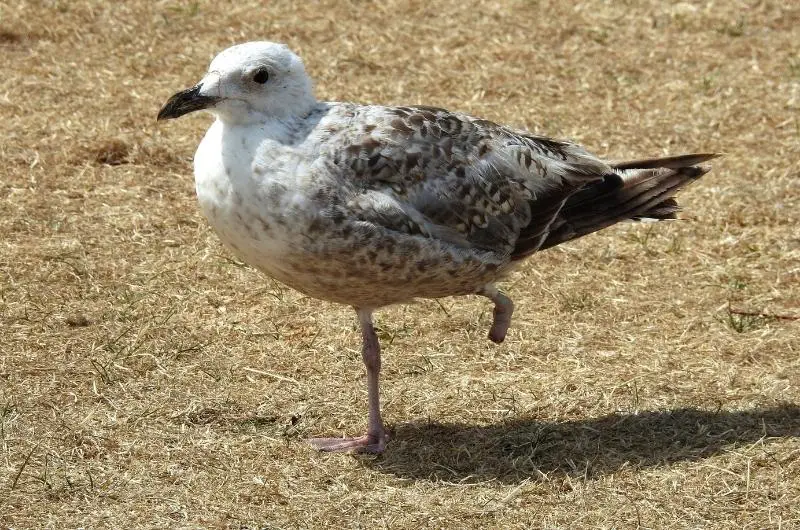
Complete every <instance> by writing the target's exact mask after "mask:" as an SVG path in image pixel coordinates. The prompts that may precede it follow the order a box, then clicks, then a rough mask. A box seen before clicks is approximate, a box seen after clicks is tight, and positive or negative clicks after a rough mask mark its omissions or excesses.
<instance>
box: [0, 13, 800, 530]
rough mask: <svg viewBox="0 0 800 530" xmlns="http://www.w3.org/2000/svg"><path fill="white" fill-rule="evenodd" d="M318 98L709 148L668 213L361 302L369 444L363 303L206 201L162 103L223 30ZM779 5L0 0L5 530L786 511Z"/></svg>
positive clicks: (196, 124) (626, 145) (791, 412)
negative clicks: (296, 68) (379, 361)
mask: <svg viewBox="0 0 800 530" xmlns="http://www.w3.org/2000/svg"><path fill="white" fill-rule="evenodd" d="M255 39H269V40H276V41H283V42H287V43H288V44H290V46H291V47H292V48H293V49H295V50H296V51H297V52H298V53H299V54H300V55H301V56H302V57H303V58H304V59H305V61H306V64H307V68H308V70H309V72H310V74H311V75H312V76H313V77H314V78H315V80H316V85H317V93H318V95H319V96H320V97H321V98H325V99H332V100H355V101H361V102H374V103H386V104H427V105H436V106H442V107H447V108H451V109H458V110H461V111H466V112H470V113H472V114H475V115H478V116H481V117H484V118H488V119H492V120H496V121H500V122H503V123H508V124H511V125H514V126H517V127H525V128H527V129H529V130H531V131H534V132H536V133H541V134H548V135H553V136H557V137H567V138H572V139H575V140H577V141H579V142H581V143H582V144H584V145H586V146H587V148H589V149H590V150H592V151H594V152H595V153H597V154H599V155H601V156H605V157H609V158H614V159H622V158H631V157H645V156H656V155H666V154H680V153H684V152H692V151H715V152H723V153H725V157H724V158H722V159H720V160H718V161H715V162H714V169H713V171H712V172H711V173H709V174H708V175H706V176H705V177H704V178H703V179H702V180H701V181H700V182H699V183H697V184H695V185H693V186H691V187H690V188H689V189H687V190H685V192H683V193H682V194H681V196H680V199H681V202H682V204H683V206H684V207H685V209H684V212H683V214H682V215H683V218H684V220H683V221H678V222H673V223H661V224H657V225H652V224H650V225H637V224H626V225H619V226H616V227H613V228H609V229H607V230H604V231H603V232H602V233H599V234H594V235H591V236H588V237H586V238H584V239H582V240H579V241H575V242H571V243H569V244H567V245H564V246H561V247H558V248H555V249H552V250H549V251H547V252H543V253H542V254H540V255H535V256H533V257H532V258H531V259H529V260H528V261H527V262H525V264H524V265H523V266H522V267H521V268H520V269H519V270H518V271H517V272H516V273H514V274H513V275H512V276H511V277H510V278H509V279H508V281H507V282H505V284H504V285H503V287H504V289H505V290H506V292H507V293H508V294H509V296H510V297H511V298H513V299H514V300H515V301H516V304H517V312H516V315H515V320H514V323H513V327H512V329H511V332H510V334H509V337H508V339H507V340H506V342H505V343H504V344H503V345H501V346H497V345H494V344H492V343H491V342H489V341H488V340H487V339H486V332H487V330H488V326H489V324H490V320H491V311H490V307H489V304H488V302H487V301H486V300H484V299H480V298H477V297H472V298H460V299H444V300H441V301H438V302H437V301H420V302H419V303H417V304H414V305H410V306H403V307H393V308H390V309H386V310H383V311H381V312H380V313H379V314H378V317H377V319H378V320H377V322H378V326H379V329H380V334H381V338H382V341H383V344H384V352H385V357H384V372H383V374H384V375H383V381H382V388H383V397H384V412H385V418H386V420H387V421H388V423H389V425H390V427H391V429H392V432H393V434H392V440H391V441H390V442H389V446H388V449H387V451H386V453H385V454H384V455H382V456H349V455H340V454H335V455H331V454H318V453H316V452H314V450H313V449H312V448H311V447H310V446H308V445H307V444H306V443H305V442H304V439H305V438H306V437H308V436H310V435H334V436H336V435H340V434H344V433H347V434H357V433H359V432H360V431H361V430H362V429H364V427H365V424H366V404H365V400H366V386H365V378H364V370H363V367H362V366H361V361H360V352H359V340H360V339H359V333H358V330H357V327H356V320H355V315H354V313H353V312H352V310H350V309H349V308H346V307H341V306H336V305H333V304H327V303H321V302H318V301H316V300H312V299H309V298H306V297H303V296H301V295H300V294H298V293H297V292H294V291H292V290H291V289H288V288H286V287H284V286H281V285H280V284H278V283H276V282H274V281H272V280H269V279H267V278H265V277H263V276H261V275H260V274H258V273H256V272H254V271H253V270H251V269H249V268H247V267H246V266H244V265H243V264H242V263H240V262H238V261H237V260H236V259H234V258H233V257H232V256H231V255H230V254H229V253H228V252H227V251H226V250H225V249H223V248H222V247H221V245H220V243H219V241H218V240H217V238H216V236H215V235H214V234H213V233H212V232H211V230H210V229H209V227H208V225H207V223H206V222H205V220H204V219H203V218H202V217H201V216H200V214H199V212H198V209H197V205H196V201H195V197H194V190H193V182H192V177H191V157H192V155H193V152H194V149H195V147H196V145H197V143H198V142H199V140H200V138H201V136H202V134H203V132H204V130H205V128H206V127H207V126H208V125H209V121H210V120H209V117H208V116H207V115H202V114H198V115H193V116H190V117H187V118H185V119H182V120H178V121H174V122H168V123H156V121H155V116H156V113H157V112H158V109H159V108H160V106H161V105H162V104H163V103H164V102H165V101H166V99H167V98H168V97H169V96H170V95H171V94H172V93H174V92H176V91H178V90H180V89H183V88H186V87H188V86H191V85H192V84H193V83H195V82H196V81H197V80H199V79H200V77H201V76H202V74H203V72H204V71H205V68H206V66H207V64H208V62H209V60H210V59H211V57H212V56H213V55H214V54H215V53H216V52H218V51H220V50H222V49H223V48H225V47H227V46H228V45H230V44H232V43H236V42H242V41H247V40H255ZM799 42H800V6H798V4H797V3H791V2H779V1H772V0H748V1H739V0H731V1H729V2H681V3H674V2H660V1H656V0H647V1H642V2H633V1H620V2H609V1H603V0H591V1H585V2H577V3H572V2H560V1H557V0H540V1H536V0H529V1H522V0H511V1H509V2H471V1H466V2H464V1H458V2H456V1H452V2H449V1H448V2H423V1H412V0H405V1H403V0H387V1H384V2H375V3H373V2H366V1H355V0H353V1H350V2H333V1H323V2H305V3H299V2H291V1H276V2H265V1H255V0H247V1H244V0H240V1H237V2H235V3H228V2H206V1H203V2H174V1H162V2H145V1H144V0H130V1H127V2H118V3H112V2H100V1H92V2H90V1H86V0H76V1H58V0H54V1H44V0H41V1H28V0H19V1H16V2H11V3H4V4H2V5H0V51H2V55H3V60H2V64H1V65H0V74H2V75H0V138H2V139H1V140H0V160H2V162H3V164H2V167H3V169H2V172H0V234H2V239H0V322H1V324H0V326H2V327H0V330H1V331H2V333H0V525H2V526H6V527H13V528H26V527H33V526H46V527H52V528H67V527H79V526H83V527H92V528H101V527H117V528H138V527H150V528H153V527H182V528H188V527H192V528H197V527H209V528H225V527H232V528H240V527H247V528H311V527H315V528H322V527H326V526H329V527H334V526H335V527H356V528H372V527H376V526H377V527H385V528H406V527H415V528H469V527H490V528H504V529H505V528H580V527H583V528H633V527H647V528H689V527H691V528H701V527H702V528H754V529H755V528H798V527H800V509H798V506H800V321H798V318H800V231H799V230H798V226H799V224H800V141H799V140H798V138H799V137H800V57H799V56H798V43H799Z"/></svg>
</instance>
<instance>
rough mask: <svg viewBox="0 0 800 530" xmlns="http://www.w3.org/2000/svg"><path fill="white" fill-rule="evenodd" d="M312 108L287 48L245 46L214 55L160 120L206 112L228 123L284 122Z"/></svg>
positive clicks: (307, 83)
mask: <svg viewBox="0 0 800 530" xmlns="http://www.w3.org/2000/svg"><path fill="white" fill-rule="evenodd" d="M315 103H316V100H315V99H314V93H313V89H312V86H311V80H310V79H309V77H308V75H307V74H306V71H305V68H304V67H303V61H302V60H300V58H299V57H298V56H297V55H295V54H294V53H293V52H292V51H291V50H290V49H289V48H288V47H287V46H286V45H284V44H277V43H274V42H266V41H264V42H248V43H245V44H239V45H236V46H232V47H230V48H228V49H227V50H224V51H223V52H222V53H220V54H219V55H217V56H216V57H215V58H214V60H213V61H211V65H210V66H209V67H208V73H206V75H205V76H204V77H203V79H202V80H201V81H200V82H199V83H197V84H196V85H195V86H193V87H192V88H189V89H186V90H182V91H181V92H178V93H177V94H175V95H173V96H172V97H171V98H169V100H168V101H167V102H166V104H164V107H163V108H162V109H161V110H160V111H159V113H158V120H166V119H170V118H178V117H180V116H183V115H184V114H188V113H190V112H194V111H196V110H208V111H209V112H211V113H212V114H214V115H216V116H217V117H218V118H219V119H221V120H222V121H223V122H226V123H240V124H245V123H252V122H255V121H264V120H266V119H269V118H277V119H285V118H289V117H291V116H297V115H301V114H304V113H307V112H308V111H309V110H310V109H311V108H312V107H313V106H314V104H315Z"/></svg>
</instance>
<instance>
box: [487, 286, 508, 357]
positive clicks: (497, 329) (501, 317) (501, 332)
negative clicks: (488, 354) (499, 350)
mask: <svg viewBox="0 0 800 530" xmlns="http://www.w3.org/2000/svg"><path fill="white" fill-rule="evenodd" d="M478 294H479V295H481V296H485V297H486V298H488V299H490V300H491V301H492V302H494V319H493V320H492V327H491V329H490V330H489V340H491V341H492V342H495V343H497V344H500V343H501V342H503V341H504V340H505V338H506V333H508V328H509V326H511V315H512V314H513V313H514V302H512V301H511V299H510V298H509V297H507V296H506V295H504V294H503V293H501V292H500V291H498V290H497V287H495V286H494V285H487V286H485V287H484V288H483V289H481V290H480V291H478Z"/></svg>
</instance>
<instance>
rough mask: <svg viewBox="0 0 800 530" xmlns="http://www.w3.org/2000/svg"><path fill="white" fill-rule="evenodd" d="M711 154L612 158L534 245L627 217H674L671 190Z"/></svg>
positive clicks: (693, 175) (697, 172) (691, 177)
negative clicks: (601, 174) (608, 171)
mask: <svg viewBox="0 0 800 530" xmlns="http://www.w3.org/2000/svg"><path fill="white" fill-rule="evenodd" d="M717 156H719V155H717V154H693V155H682V156H673V157H668V158H653V159H647V160H634V161H628V162H618V163H612V164H611V167H612V168H614V173H612V174H610V175H606V176H605V177H604V178H603V180H599V181H596V182H592V183H591V184H588V185H587V186H585V187H584V188H582V189H581V190H579V191H578V192H576V193H574V194H573V195H571V196H570V197H569V198H568V199H567V200H566V202H565V203H564V206H563V207H562V208H561V210H560V211H559V213H558V215H557V216H556V218H555V220H554V221H553V223H552V224H551V225H550V230H549V234H548V235H547V237H546V238H545V239H544V241H543V242H542V244H541V245H540V246H539V248H538V249H537V250H544V249H546V248H549V247H552V246H555V245H558V244H560V243H564V242H565V241H570V240H572V239H576V238H579V237H581V236H585V235H586V234H591V233H592V232H597V231H598V230H601V229H603V228H606V227H607V226H611V225H613V224H616V223H618V222H620V221H624V220H628V219H632V220H637V221H638V220H642V219H655V220H661V219H675V217H676V215H675V214H676V213H677V212H678V210H679V207H678V203H677V202H676V201H675V199H674V198H673V196H674V195H675V193H677V192H678V190H680V189H681V188H683V187H684V186H686V185H687V184H689V183H690V182H692V181H695V180H697V179H698V178H700V177H702V176H703V175H705V174H706V173H708V171H709V170H710V169H711V168H709V167H703V166H699V165H698V164H702V163H703V162H706V161H708V160H711V159H713V158H716V157H717Z"/></svg>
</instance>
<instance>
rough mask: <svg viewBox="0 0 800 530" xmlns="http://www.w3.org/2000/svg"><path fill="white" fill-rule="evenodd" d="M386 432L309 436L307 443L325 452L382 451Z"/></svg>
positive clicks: (386, 438) (384, 447)
mask: <svg viewBox="0 0 800 530" xmlns="http://www.w3.org/2000/svg"><path fill="white" fill-rule="evenodd" d="M388 439H389V436H388V435H387V434H386V433H381V434H380V435H374V434H365V435H364V436H358V437H356V438H311V439H309V440H308V441H309V443H310V444H311V445H313V446H314V447H316V448H317V449H319V450H320V451H322V452H325V453H349V452H353V453H382V452H383V451H384V450H385V449H386V441H387V440H388Z"/></svg>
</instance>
